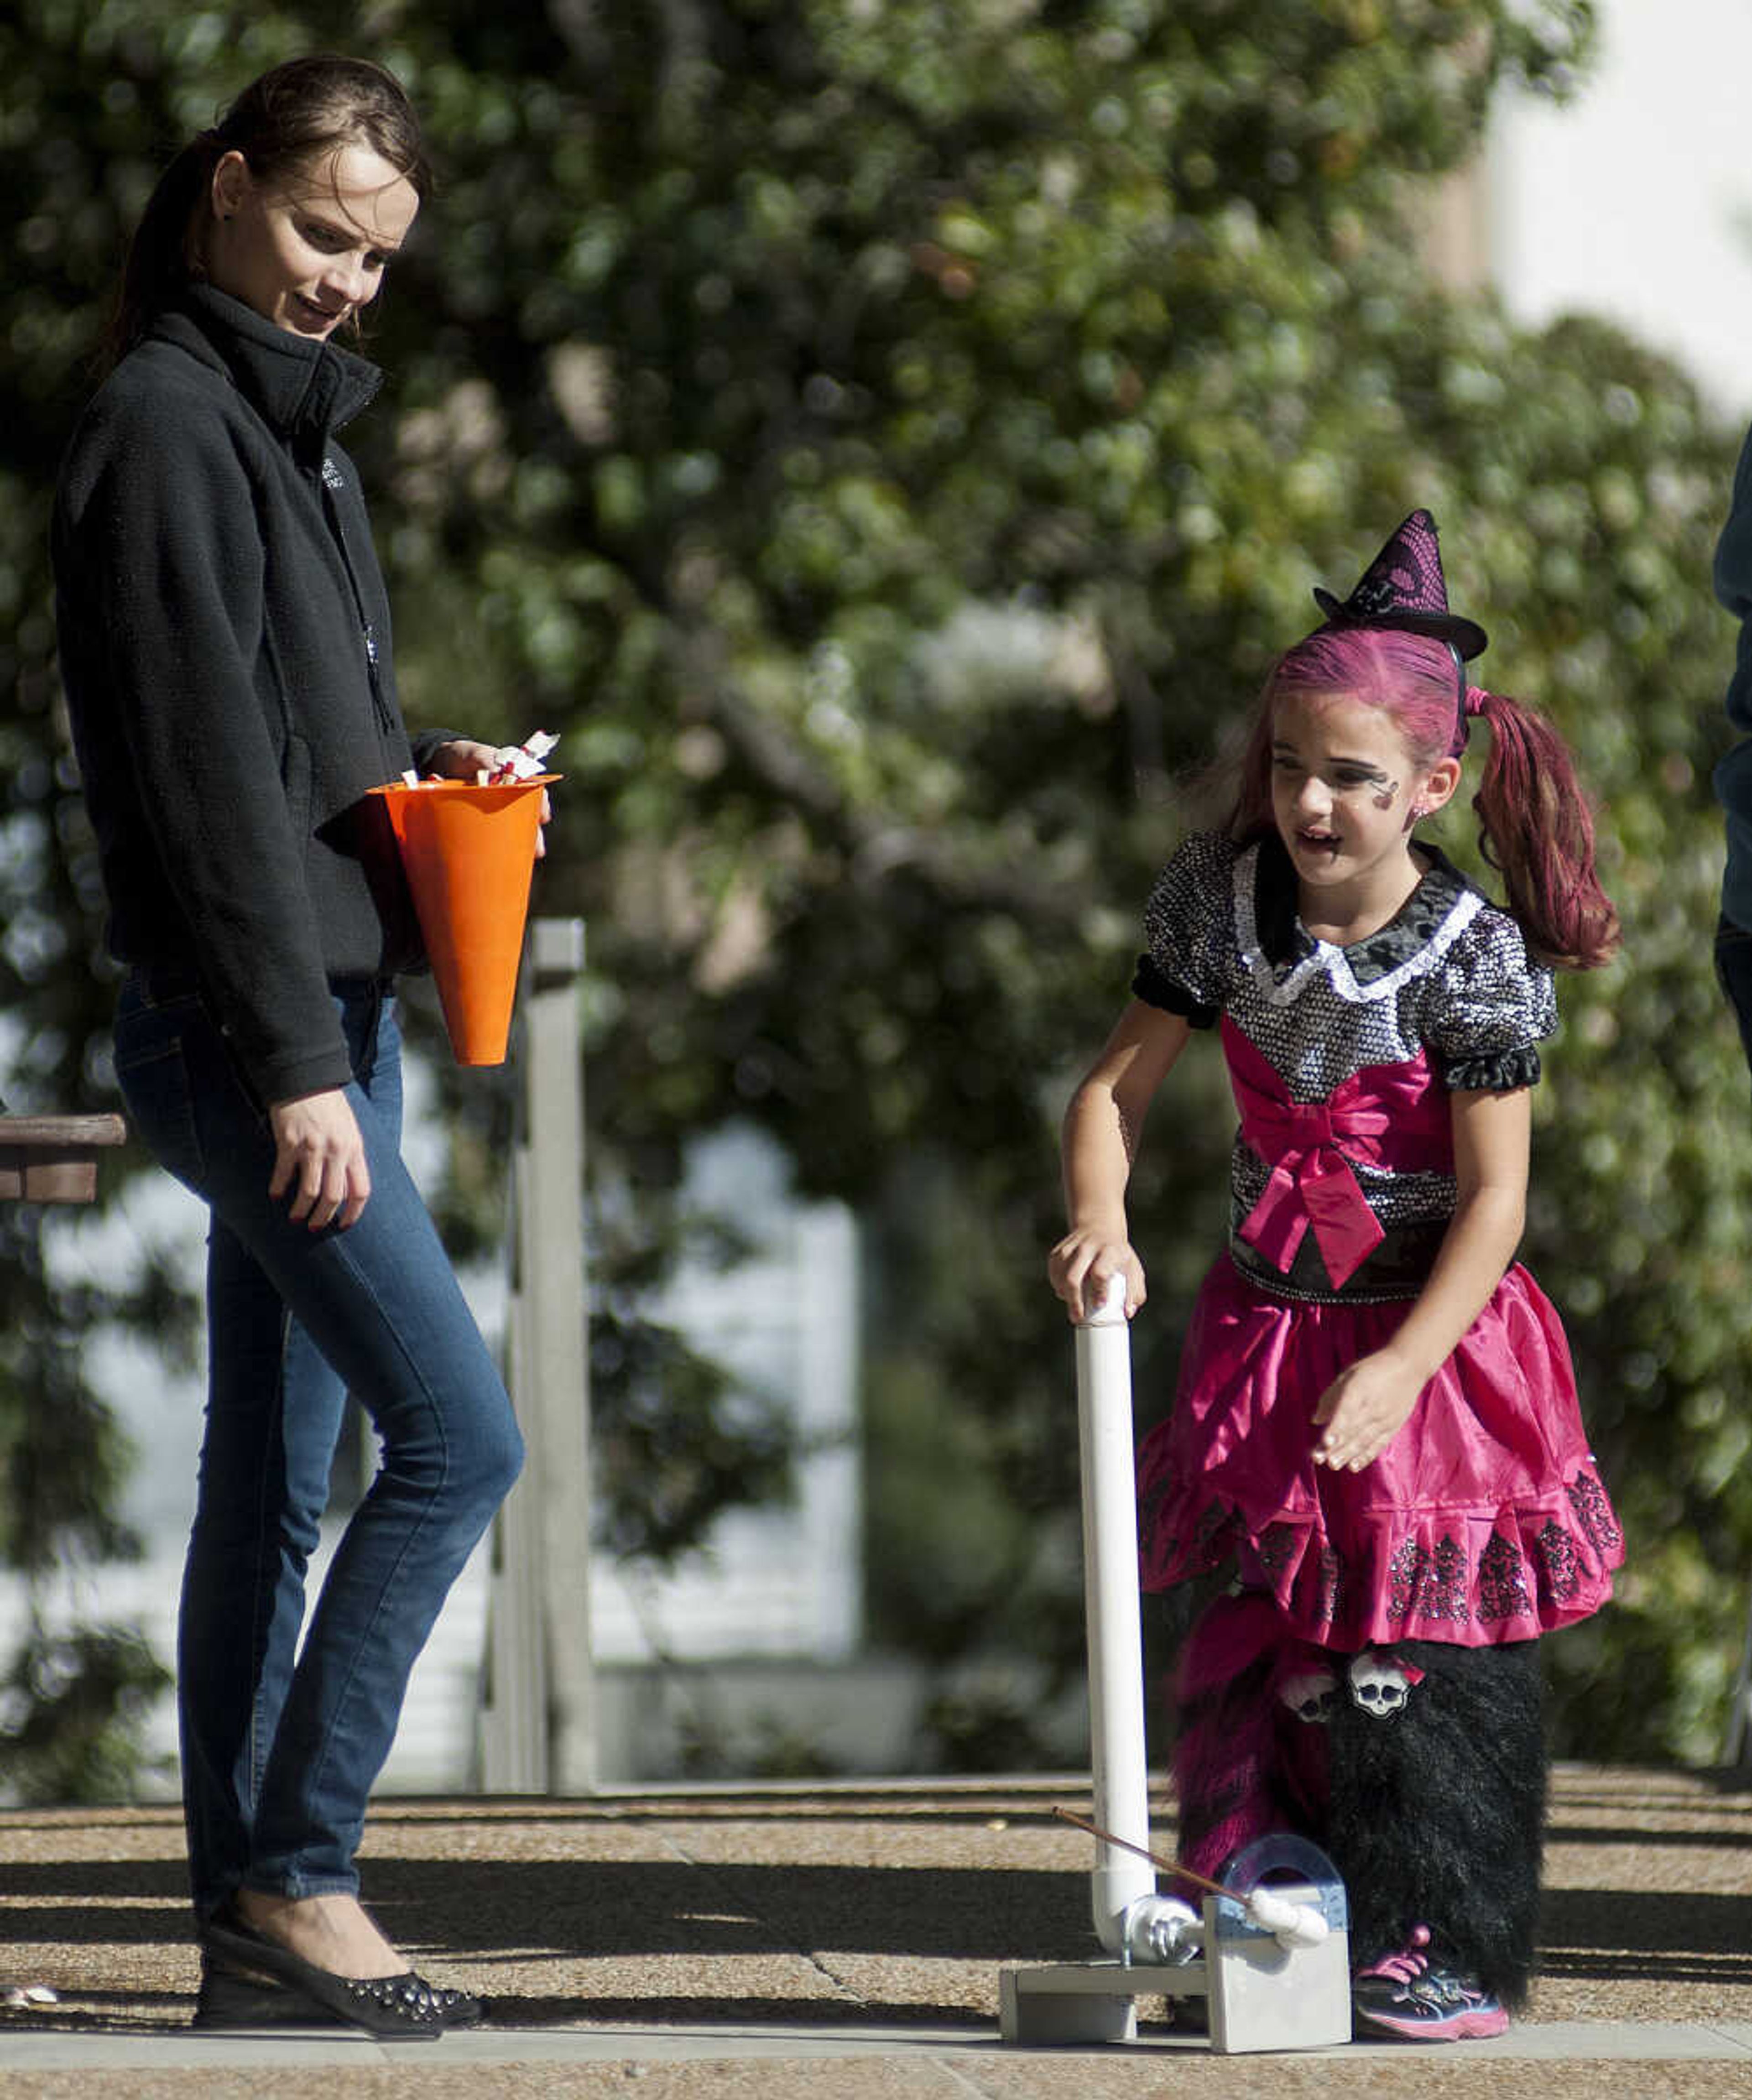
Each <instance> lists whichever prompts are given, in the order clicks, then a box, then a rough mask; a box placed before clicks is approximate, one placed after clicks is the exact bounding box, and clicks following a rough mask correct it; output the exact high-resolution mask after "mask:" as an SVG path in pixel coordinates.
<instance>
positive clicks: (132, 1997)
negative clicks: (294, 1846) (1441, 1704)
mask: <svg viewBox="0 0 1752 2100" xmlns="http://www.w3.org/2000/svg"><path fill="white" fill-rule="evenodd" d="M1086 1789H1087V1782H1086V1780H1085V1781H1083V1782H1080V1783H1079V1781H1078V1780H1075V1779H1071V1778H1061V1779H1057V1780H1050V1779H1035V1778H1030V1779H1026V1780H981V1781H977V1782H955V1781H950V1782H944V1781H938V1780H922V1781H919V1782H916V1783H912V1784H895V1785H839V1786H814V1787H807V1788H804V1787H785V1786H762V1787H748V1788H717V1789H697V1790H681V1789H664V1790H659V1791H654V1792H650V1793H638V1794H632V1793H624V1794H615V1795H610V1796H602V1797H593V1798H589V1799H588V1800H580V1801H566V1802H554V1801H527V1800H504V1799H488V1800H470V1801H457V1802H409V1801H395V1800H390V1801H384V1802H380V1803H379V1804H378V1805H377V1808H376V1809H375V1811H374V1812H373V1819H372V1822H371V1824H370V1826H369V1828H368V1835H367V1840H366V1845H365V1847H364V1852H363V1854H362V1864H363V1867H364V1874H365V1890H366V1895H367V1899H368V1901H369V1902H370V1903H371V1904H372V1906H373V1909H374V1911H375V1912H376V1913H377V1915H378V1917H380V1919H381V1920H382V1922H383V1924H384V1926H385V1927H386V1930H388V1931H389V1932H390V1933H391V1935H392V1936H393V1937H394V1938H395V1939H396V1940H397V1941H398V1943H399V1944H401V1945H403V1946H404V1947H405V1948H408V1949H409V1950H410V1952H412V1953H413V1956H414V1957H415V1958H416V1959H417V1961H418V1962H419V1964H420V1965H421V1967H422V1968H424V1969H426V1970H427V1972H428V1973H429V1974H431V1975H432V1976H433V1977H434V1978H435V1979H437V1980H440V1981H443V1982H446V1983H461V1984H466V1985H468V1986H470V1988H474V1989H478V1990H482V1991H484V1992H487V1993H488V1996H490V1998H491V1999H492V2024H491V2025H490V2026H488V2027H485V2028H483V2029H481V2030H479V2031H476V2032H469V2033H453V2034H450V2035H447V2036H445V2037H444V2039H443V2040H441V2041H439V2042H436V2043H421V2044H400V2045H384V2044H377V2043H373V2042H372V2041H370V2040H367V2039H364V2038H361V2037H355V2036H320V2035H311V2036H278V2037H275V2038H271V2039H267V2040H254V2039H250V2038H248V2037H243V2036H207V2035H196V2034H193V2033H192V2032H189V2031H188V2025H187V2023H188V2016H189V2013H190V2011H191V2010H192V1999H193V1992H194V1989H195V1984H196V1973H197V1970H196V1957H195V1954H194V1952H193V1949H192V1947H191V1946H190V1945H189V1943H188V1941H187V1939H186V1938H185V1937H184V1935H185V1932H186V1929H187V1928H186V1913H185V1911H184V1908H183V1888H182V1864H181V1833H180V1829H179V1823H178V1819H177V1817H176V1815H175V1812H174V1811H172V1810H167V1809H164V1808H159V1807H152V1808H147V1809H138V1810H135V1809H113V1810H96V1811H92V1810H55V1811H13V1812H11V1813H7V1814H3V1815H0V1950H3V1951H0V1986H4V1985H7V1984H10V1985H11V1986H13V1987H15V1988H16V1987H20V1986H24V1985H28V1984H31V1983H36V1984H40V1985H43V1986H46V1987H49V1988H52V1989H53V1990H54V1991H55V1992H56V1994H57V2002H56V2003H55V2004H54V2005H51V2006H41V2005H39V2006H29V2005H26V2006H23V2007H20V2008H16V2009H14V2010H8V2011H0V2093H3V2094H4V2096H5V2100H25V2096H29V2095H34V2094H37V2093H45V2094H47V2093H53V2094H56V2095H70V2094H72V2093H73V2092H75V2091H77V2092H78V2093H80V2094H82V2095H83V2094H86V2093H91V2094H95V2095H99V2096H109V2095H115V2096H118V2100H119V2096H123V2095H126V2096H127V2100H157V2096H158V2095H160V2094H163V2095H165V2096H170V2095H183V2094H196V2093H224V2094H230V2093H239V2094H244V2093H250V2094H253V2093H271V2094H273V2095H275V2096H276V2100H277V2096H281V2095H284V2096H286V2100H300V2096H302V2095H304V2094H306V2093H308V2094H310V2095H312V2096H315V2095H316V2094H318V2093H321V2094H323V2095H324V2096H329V2095H332V2094H333V2093H334V2092H335V2091H336V2089H337V2088H339V2089H341V2090H342V2091H343V2092H345V2093H373V2094H376V2093H382V2094H386V2095H387V2094H397V2093H403V2092H407V2093H413V2092H414V2091H416V2090H417V2091H418V2092H419V2093H421V2094H422V2095H427V2096H431V2097H432V2100H445V2096H447V2095H448V2094H450V2093H458V2094H462V2093H468V2094H480V2093H501V2092H503V2093H514V2094H516V2093H525V2092H527V2093H536V2092H540V2093H544V2094H545V2093H579V2094H590V2095H594V2094H597V2093H610V2092H613V2093H629V2092H636V2093H638V2095H639V2096H640V2100H667V2096H669V2095H672V2094H673V2095H676V2096H680V2095H682V2094H686V2095H695V2094H700V2093H710V2094H722V2095H726V2096H729V2095H733V2094H741V2093H750V2094H758V2095H759V2096H760V2100H789V2096H790V2095H791V2094H792V2093H804V2092H808V2093H811V2094H820V2095H825V2096H831V2100H838V2096H841V2095H844V2096H845V2100H863V2096H865V2095H869V2096H871V2100H913V2096H919V2100H926V2096H933V2100H934V2096H942V2100H956V2096H960V2100H967V2096H969V2095H974V2096H982V2100H1037V2096H1047V2095H1053V2096H1057V2095H1067V2096H1076V2100H1083V2096H1085V2095H1086V2096H1088V2100H1109V2096H1112V2100H1132V2096H1134V2095H1137V2096H1142V2095H1145V2094H1151V2095H1154V2094H1158V2093H1179V2092H1181V2091H1185V2092H1187V2093H1194V2094H1211V2095H1222V2096H1225V2100H1228V2097H1229V2096H1233V2100H1250V2096H1251V2095H1253V2094H1256V2093H1258V2094H1264V2093H1266V2092H1267V2091H1268V2090H1269V2092H1271V2093H1273V2094H1287V2095H1291V2096H1295V2095H1297V2094H1300V2093H1304V2092H1308V2093H1317V2092H1318V2093H1335V2094H1336V2093H1339V2091H1340V2090H1341V2089H1342V2091H1343V2092H1344V2093H1345V2094H1346V2095H1347V2096H1349V2095H1353V2094H1361V2095H1367V2094H1372V2093H1376V2092H1380V2093H1393V2094H1401V2093H1404V2094H1407V2095H1409V2094H1410V2093H1413V2092H1416V2093H1419V2095H1422V2094H1424V2093H1432V2094H1436V2095H1442V2094H1446V2093H1478V2094H1480V2095H1482V2094H1484V2093H1487V2092H1488V2093H1490V2094H1491V2095H1492V2096H1498V2095H1503V2096H1509V2097H1510V2100H1515V2096H1519V2095H1520V2094H1522V2093H1525V2094H1527V2095H1529V2096H1531V2095H1534V2094H1537V2095H1538V2100H1566V2096H1568V2095H1570V2094H1581V2093H1588V2094H1596V2095H1598V2094H1605V2093H1613V2094H1615V2095H1617V2096H1620V2100H1645V2096H1650V2097H1651V2100H1662V2096H1664V2095H1666V2094H1667V2093H1673V2094H1675V2095H1678V2094H1680V2093H1683V2094H1685V2095H1687V2096H1692V2095H1697V2096H1703V2100H1709V2096H1713V2095H1714V2094H1717V2093H1744V2094H1747V2095H1749V2096H1752V1790H1749V1789H1748V1788H1747V1786H1746V1782H1745V1779H1744V1776H1741V1775H1736V1776H1733V1777H1732V1779H1728V1778H1722V1777H1717V1776H1711V1775H1708V1774H1686V1773H1675V1772H1663V1771H1625V1770H1618V1769H1607V1768H1600V1767H1574V1766H1572V1767H1560V1769H1559V1771H1557V1772H1556V1774H1555V1775H1554V1781H1553V1803H1552V1818H1551V1838H1550V1842H1549V1845H1548V1848H1547V1902H1546V1907H1545V1913H1544V1921H1543V1928H1542V1948H1543V1953H1542V1979H1541V1982H1540V1983H1539V1986H1538V1992H1537V1996H1536V1999H1535V2002H1534V2007H1533V2010H1532V2013H1531V2015H1530V2017H1529V2018H1527V2019H1525V2020H1523V2021H1520V2022H1518V2023H1516V2025H1515V2027H1512V2028H1511V2030H1510V2032H1509V2033H1508V2035H1507V2036H1504V2037H1503V2038H1502V2039H1501V2040H1495V2041H1489V2042H1477V2043H1464V2044H1459V2045H1450V2046H1449V2047H1447V2048H1443V2049H1429V2048H1414V2047H1406V2046H1404V2045H1384V2044H1372V2045H1365V2044H1353V2045H1349V2046H1348V2047H1345V2048H1342V2049H1332V2050H1327V2051H1322V2052H1319V2053H1307V2054H1300V2055H1279V2056H1273V2057H1238V2056H1229V2057H1213V2056H1212V2055H1211V2054H1210V2053H1209V2051H1208V2049H1206V2048H1205V2047H1204V2046H1203V2045H1202V2044H1198V2043H1196V2042H1194V2041H1190V2040H1186V2039H1185V2038H1182V2037H1176V2036H1171V2035H1170V2034H1168V2033H1167V2032H1166V2031H1165V2030H1164V2029H1163V2028H1162V2027H1160V2026H1159V2025H1158V2024H1156V2023H1155V2022H1154V2018H1153V2017H1152V2016H1153V2015H1154V2014H1155V2013H1156V2012H1158V2011H1159V2010H1160V2008H1159V2005H1158V2004H1154V2003H1152V2002H1150V2001H1146V2003H1145V2005H1144V2007H1143V2008H1142V2010H1143V2011H1144V2014H1145V2027H1144V2029H1143V2034H1142V2039H1141V2040H1139V2041H1138V2042H1137V2043H1136V2044H1131V2045H1114V2046H1110V2047H1107V2048H1084V2049H1069V2050H1039V2051H1037V2050H1018V2049H1011V2048H1007V2047H1005V2046H1004V2045H1002V2044H1001V2043H1000V2041H999V2040H998V2039H997V2036H996V2014H997V2000H998V1979H999V1974H1000V1970H1001V1968H1002V1967H1004V1965H1008V1964H1013V1963H1022V1964H1027V1965H1033V1964H1037V1963H1039V1962H1043V1961H1079V1960H1082V1959H1084V1958H1087V1957H1089V1956H1090V1955H1092V1953H1093V1952H1094V1948H1093V1945H1092V1937H1091V1935H1090V1933H1089V1930H1088V1925H1087V1910H1088V1859H1089V1841H1088V1839H1087V1838H1083V1837H1082V1836H1081V1835H1080V1834H1079V1833H1077V1832H1075V1831H1074V1830H1071V1829H1069V1828H1067V1827H1066V1825H1064V1824H1060V1823H1057V1822H1056V1821H1055V1820H1053V1816H1052V1814H1051V1811H1052V1807H1053V1804H1054V1803H1055V1802H1063V1803H1064V1804H1065V1805H1066V1806H1067V1807H1084V1808H1086V1807H1087V1793H1086ZM1170 1824H1171V1817H1170V1815H1169V1812H1168V1810H1167V1806H1166V1805H1165V1804H1164V1805H1163V1808H1162V1810H1161V1812H1160V1818H1159V1826H1160V1828H1161V1829H1163V1831H1164V1832H1166V1831H1167V1829H1169V1827H1170Z"/></svg>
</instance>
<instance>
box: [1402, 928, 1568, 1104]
mask: <svg viewBox="0 0 1752 2100" xmlns="http://www.w3.org/2000/svg"><path fill="white" fill-rule="evenodd" d="M1429 983H1430V995H1431V1012H1430V1016H1429V1019H1428V1024H1427V1026H1426V1027H1425V1029H1424V1031H1423V1034H1424V1039H1425V1041H1426V1042H1427V1043H1428V1045H1429V1048H1430V1050H1431V1052H1432V1055H1433V1057H1434V1059H1435V1062H1436V1070H1438V1072H1440V1074H1441V1078H1442V1079H1443V1081H1444V1083H1445V1084H1446V1085H1447V1086H1448V1087H1450V1089H1451V1090H1452V1091H1453V1092H1455V1093H1511V1092H1513V1091H1514V1090H1515V1089H1516V1087H1530V1086H1533V1085H1534V1084H1535V1083H1537V1081H1538V1077H1539V1052H1538V1049H1537V1048H1536V1047H1535V1046H1536V1045H1537V1044H1538V1043H1541V1042H1542V1041H1543V1040H1544V1039H1545V1038H1546V1037H1547V1036H1548V1035H1551V1033H1552V1031H1553V1030H1555V1029H1556V1026H1557V998H1556V993H1555V992H1554V990H1552V986H1551V972H1550V970H1549V969H1547V968H1546V967H1545V965H1544V964H1542V963H1536V962H1535V961H1534V960H1533V959H1532V957H1531V956H1530V955H1529V954H1528V953H1527V944H1526V942H1525V939H1524V938H1523V937H1522V934H1521V930H1520V927H1519V926H1518V925H1517V924H1516V923H1515V921H1514V920H1512V919H1511V917H1510V916H1509V915H1508V914H1507V912H1505V911H1497V910H1495V909H1494V907H1488V906H1487V907H1485V910H1483V911H1481V912H1479V913H1478V915H1477V916H1476V918H1475V919H1474V920H1472V924H1470V925H1469V926H1468V927H1467V929H1466V930H1465V932H1464V933H1463V934H1462V935H1461V937H1460V938H1459V940H1458V941H1456V942H1454V946H1453V947H1452V948H1451V949H1450V951H1448V953H1447V955H1445V956H1444V958H1443V959H1442V963H1441V968H1439V969H1437V970H1436V972H1435V973H1433V975H1432V978H1431V979H1430V981H1429Z"/></svg>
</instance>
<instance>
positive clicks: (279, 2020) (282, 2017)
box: [191, 1950, 487, 2030]
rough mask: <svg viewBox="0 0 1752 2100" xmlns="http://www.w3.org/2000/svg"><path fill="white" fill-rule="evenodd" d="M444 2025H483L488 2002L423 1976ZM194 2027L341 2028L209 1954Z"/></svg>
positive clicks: (291, 1994)
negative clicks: (432, 1981) (429, 1980)
mask: <svg viewBox="0 0 1752 2100" xmlns="http://www.w3.org/2000/svg"><path fill="white" fill-rule="evenodd" d="M420 1981H421V1983H425V1984H426V1988H427V1990H429V1991H430V1992H431V1994H432V1999H433V2002H434V2003H435V2005H437V2007H438V2017H439V2022H440V2023H441V2024H442V2025H443V2026H444V2027H479V2025H480V2024H481V2023H482V2021H483V2020H484V2019H485V2018H486V2017H487V2008H486V2005H485V2003H484V2001H483V2000H481V1999H479V1998H478V1997H476V1996H474V1993H473V1992H470V1991H453V1990H450V1989H448V1988H446V1987H445V1986H444V1985H443V1984H440V1983H430V1982H428V1981H427V1979H426V1978H425V1977H423V1976H422V1977H421V1978H420ZM191 2024H192V2025H193V2026H195V2027H201V2028H213V2029H219V2028H227V2029H232V2030H235V2029H236V2028H239V2027H338V2025H339V2024H340V2022H339V2020H338V2018H337V2016H336V2015H335V2014H333V2013H332V2012H330V2011H329V2010H328V2008H327V2007H326V2006H324V2005H318V2004H316V2002H315V2001H314V2000H312V1999H311V1998H310V1997H308V1996H306V1994H305V1993H304V1992H302V1991H298V1990H294V1989H293V1988H292V1986H291V1985H290V1984H288V1983H271V1982H270V1981H269V1980H268V1979H267V1977H265V1976H259V1977H258V1976H246V1975H244V1974H241V1973H240V1971H238V1970H236V1969H232V1968H228V1967H227V1966H226V1965H225V1964H224V1963H223V1962H222V1961H218V1960H217V1959H216V1958H215V1957H214V1955H213V1954H212V1953H211V1952H210V1951H207V1950H203V1952H202V1953H201V1995H200V1996H199V1997H198V1998H196V2001H195V2017H194V2019H193V2021H192V2023H191Z"/></svg>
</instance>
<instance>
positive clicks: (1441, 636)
mask: <svg viewBox="0 0 1752 2100" xmlns="http://www.w3.org/2000/svg"><path fill="white" fill-rule="evenodd" d="M1314 602H1315V603H1316V604H1317V606H1318V607H1320V609H1321V611H1322V612H1323V613H1324V614H1325V615H1326V622H1327V624H1328V625H1329V626H1331V627H1391V628H1397V629H1401V630H1402V631H1403V632H1405V633H1408V634H1432V635H1434V636H1435V637H1436V640H1437V641H1439V642H1450V643H1452V645H1453V646H1454V649H1455V650H1456V651H1458V652H1459V655H1460V656H1461V657H1462V658H1463V659H1465V658H1467V657H1472V656H1476V655H1481V653H1482V651H1484V649H1485V644H1486V641H1487V638H1488V637H1486V635H1485V630H1484V629H1483V628H1481V626H1480V625H1479V624H1478V623H1477V621H1476V620H1465V619H1463V618H1462V617H1461V615H1459V613H1457V612H1450V611H1449V610H1448V586H1447V584H1446V582H1445V580H1444V579H1443V576H1442V572H1441V546H1440V545H1439V544H1438V542H1437V540H1436V520H1435V519H1434V518H1432V517H1431V515H1430V514H1429V513H1428V511H1427V510H1414V511H1413V512H1412V514H1411V515H1410V517H1409V518H1407V519H1406V522H1405V523H1404V524H1403V525H1401V527H1400V528H1399V530H1398V531H1397V532H1395V533H1394V534H1393V536H1392V538H1391V539H1390V540H1388V542H1387V545H1385V546H1384V547H1383V548H1382V549H1381V551H1380V553H1379V554H1377V555H1376V556H1375V559H1374V560H1373V561H1372V562H1370V564H1369V566H1368V567H1367V568H1366V569H1365V570H1364V571H1363V573H1362V577H1361V581H1360V582H1359V583H1358V584H1357V588H1356V589H1354V590H1353V592H1352V593H1351V594H1350V596H1349V597H1348V598H1346V599H1345V601H1344V603H1343V604H1342V605H1341V604H1340V603H1339V601H1338V600H1337V598H1335V597H1334V596H1333V594H1332V593H1331V591H1329V590H1322V589H1321V588H1320V586H1319V585H1315V586H1314Z"/></svg>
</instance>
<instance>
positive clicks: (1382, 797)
mask: <svg viewBox="0 0 1752 2100" xmlns="http://www.w3.org/2000/svg"><path fill="white" fill-rule="evenodd" d="M1371 785H1372V786H1373V787H1374V788H1375V807H1376V809H1378V810H1391V809H1392V806H1393V801H1394V798H1395V797H1396V796H1397V794H1398V792H1399V783H1398V782H1397V780H1377V781H1375V782H1373V783H1371Z"/></svg>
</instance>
